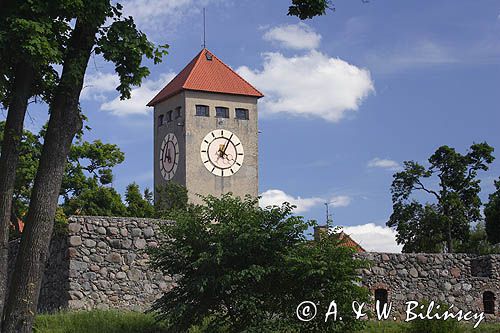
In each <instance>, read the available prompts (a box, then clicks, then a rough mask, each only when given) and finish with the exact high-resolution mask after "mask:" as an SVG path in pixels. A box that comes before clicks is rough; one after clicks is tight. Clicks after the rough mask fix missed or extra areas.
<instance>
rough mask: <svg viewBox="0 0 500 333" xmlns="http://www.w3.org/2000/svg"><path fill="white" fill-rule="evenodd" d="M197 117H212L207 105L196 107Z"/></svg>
mask: <svg viewBox="0 0 500 333" xmlns="http://www.w3.org/2000/svg"><path fill="white" fill-rule="evenodd" d="M196 115H197V116H202V117H208V116H209V115H210V113H209V111H208V106H207V105H196Z"/></svg>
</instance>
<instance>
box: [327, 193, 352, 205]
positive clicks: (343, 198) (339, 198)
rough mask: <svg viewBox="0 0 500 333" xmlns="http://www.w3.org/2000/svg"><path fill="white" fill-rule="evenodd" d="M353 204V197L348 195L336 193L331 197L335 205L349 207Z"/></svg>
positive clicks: (331, 201)
mask: <svg viewBox="0 0 500 333" xmlns="http://www.w3.org/2000/svg"><path fill="white" fill-rule="evenodd" d="M350 204H351V198H350V197H348V196H347V195H336V196H334V197H332V198H331V199H330V205H332V206H333V207H347V206H349V205H350Z"/></svg>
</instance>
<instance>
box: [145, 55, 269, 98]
mask: <svg viewBox="0 0 500 333" xmlns="http://www.w3.org/2000/svg"><path fill="white" fill-rule="evenodd" d="M210 59H211V60H210ZM183 90H195V91H207V92H214V93H223V94H232V95H244V96H253V97H257V98H260V97H263V96H264V95H262V93H261V92H260V91H258V90H257V89H255V88H254V87H253V86H252V85H251V84H250V83H248V82H247V81H245V80H244V79H243V78H242V77H241V76H239V75H238V74H237V73H236V72H235V71H233V70H232V69H231V68H230V67H229V66H227V65H226V64H224V63H223V62H222V61H221V60H220V59H219V58H217V57H216V56H215V55H214V54H213V53H212V52H210V51H209V50H207V49H203V50H201V52H200V53H198V55H197V56H196V57H194V59H193V60H191V62H190V63H189V64H188V65H187V66H186V67H185V68H184V69H183V70H182V71H181V72H180V73H179V74H178V75H177V76H176V77H175V78H174V79H173V80H172V81H170V83H168V84H167V86H166V87H165V88H163V89H162V90H161V91H160V92H159V93H158V94H157V95H156V96H155V97H154V98H153V99H152V100H151V101H150V102H149V103H148V106H154V105H156V104H158V103H160V102H162V101H164V100H166V99H167V98H169V97H172V96H174V95H176V94H178V93H180V92H181V91H183Z"/></svg>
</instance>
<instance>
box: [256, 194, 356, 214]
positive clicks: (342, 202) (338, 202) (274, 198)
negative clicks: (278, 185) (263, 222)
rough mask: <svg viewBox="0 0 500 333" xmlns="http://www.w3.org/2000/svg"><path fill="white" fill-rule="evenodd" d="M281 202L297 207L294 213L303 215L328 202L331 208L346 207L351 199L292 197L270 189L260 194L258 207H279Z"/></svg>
mask: <svg viewBox="0 0 500 333" xmlns="http://www.w3.org/2000/svg"><path fill="white" fill-rule="evenodd" d="M283 202H289V203H291V204H292V205H294V206H297V208H296V209H295V213H304V212H307V211H308V210H310V209H311V208H313V207H315V206H317V205H322V204H324V203H325V202H328V203H329V204H330V205H332V206H333V207H347V206H349V204H350V203H351V198H350V197H348V196H346V195H337V196H333V197H332V198H330V199H329V200H328V199H325V198H321V197H310V198H302V197H300V196H297V197H294V196H293V195H290V194H287V193H285V192H284V191H282V190H277V189H271V190H267V191H265V192H264V193H261V198H260V201H259V205H260V206H261V207H262V208H265V207H267V206H274V205H277V206H280V205H281V204H282V203H283Z"/></svg>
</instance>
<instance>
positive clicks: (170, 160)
mask: <svg viewBox="0 0 500 333" xmlns="http://www.w3.org/2000/svg"><path fill="white" fill-rule="evenodd" d="M167 161H168V163H171V162H172V157H171V156H170V149H167Z"/></svg>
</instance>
